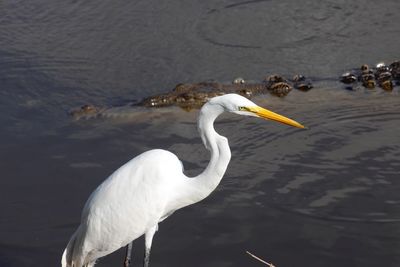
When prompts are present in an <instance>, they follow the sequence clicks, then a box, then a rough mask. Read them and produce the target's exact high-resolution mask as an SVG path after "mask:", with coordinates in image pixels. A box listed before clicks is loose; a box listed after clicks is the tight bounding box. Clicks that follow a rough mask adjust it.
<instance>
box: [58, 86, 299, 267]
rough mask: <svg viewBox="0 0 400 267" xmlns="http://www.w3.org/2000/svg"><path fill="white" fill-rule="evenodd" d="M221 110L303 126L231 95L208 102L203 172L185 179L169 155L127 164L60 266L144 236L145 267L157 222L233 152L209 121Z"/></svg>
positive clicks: (91, 259) (101, 191) (194, 198)
mask: <svg viewBox="0 0 400 267" xmlns="http://www.w3.org/2000/svg"><path fill="white" fill-rule="evenodd" d="M224 111H228V112H232V113H236V114H239V115H247V116H257V117H262V118H266V119H272V120H275V121H279V122H282V123H286V124H289V125H292V126H295V127H299V128H304V126H302V125H301V124H299V123H297V122H295V121H293V120H290V119H288V118H285V117H283V116H281V115H278V114H276V113H273V112H271V111H268V110H266V109H263V108H261V107H258V106H257V105H256V104H254V103H253V102H251V101H250V100H248V99H246V98H244V97H241V96H239V95H235V94H228V95H223V96H219V97H215V98H212V99H211V100H210V101H209V102H207V103H206V104H205V105H204V106H203V108H202V109H201V111H200V115H199V120H198V127H199V132H200V135H201V138H202V140H203V143H204V145H205V146H206V148H207V149H208V150H210V152H211V159H210V162H209V164H208V166H207V168H206V169H205V170H204V171H203V172H202V173H201V174H200V175H198V176H196V177H194V178H189V177H187V176H186V175H185V174H184V173H183V170H182V163H181V161H180V160H179V159H178V158H177V157H176V156H175V155H174V154H172V153H171V152H168V151H166V150H161V149H155V150H150V151H147V152H144V153H143V154H141V155H139V156H137V157H135V158H134V159H132V160H130V161H129V162H127V163H126V164H124V165H123V166H122V167H120V168H119V169H118V170H116V171H115V172H114V173H113V174H112V175H111V176H110V177H108V178H107V179H106V180H105V181H104V182H103V183H102V184H101V185H100V186H99V187H98V188H97V189H96V190H95V191H94V192H93V193H92V194H91V195H90V197H89V199H88V200H87V202H86V204H85V207H84V208H83V212H82V218H81V224H80V225H79V227H78V229H77V230H76V232H75V233H74V234H73V235H72V237H71V239H70V241H69V243H68V245H67V247H66V249H65V250H64V253H63V256H62V260H61V264H62V267H82V266H93V265H94V263H95V261H96V259H98V258H100V257H103V256H105V255H108V254H110V253H112V252H114V251H115V250H117V249H119V248H121V247H124V246H126V245H127V244H129V243H130V242H132V241H133V240H135V239H136V238H138V237H140V236H141V235H143V234H145V247H146V250H145V251H146V253H145V260H144V265H145V266H148V264H149V256H150V248H151V242H152V239H153V235H154V233H155V232H156V230H157V228H158V223H159V222H161V221H162V220H164V219H165V218H166V217H168V216H169V215H171V214H172V213H173V212H174V211H175V210H178V209H180V208H183V207H185V206H188V205H190V204H193V203H196V202H198V201H200V200H202V199H204V198H205V197H207V196H208V195H209V194H210V193H211V192H212V191H213V190H214V189H215V188H216V187H217V186H218V184H219V182H220V181H221V179H222V177H223V175H224V173H225V171H226V168H227V166H228V163H229V161H230V157H231V153H230V149H229V145H228V140H227V139H226V138H225V137H223V136H220V135H219V134H218V133H216V132H215V130H214V127H213V123H214V121H215V119H216V118H217V117H218V116H219V115H220V114H221V113H223V112H224Z"/></svg>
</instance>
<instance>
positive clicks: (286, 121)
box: [246, 106, 306, 129]
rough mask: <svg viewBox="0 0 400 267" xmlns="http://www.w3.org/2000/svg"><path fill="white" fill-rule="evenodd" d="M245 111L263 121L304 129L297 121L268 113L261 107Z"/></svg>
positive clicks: (248, 108) (249, 108)
mask: <svg viewBox="0 0 400 267" xmlns="http://www.w3.org/2000/svg"><path fill="white" fill-rule="evenodd" d="M246 109H247V110H248V111H250V112H253V113H254V114H256V115H257V116H259V117H261V118H264V119H268V120H273V121H277V122H280V123H284V124H287V125H290V126H293V127H297V128H301V129H304V128H306V127H305V126H303V125H301V124H300V123H298V122H297V121H294V120H292V119H289V118H286V117H285V116H282V115H279V114H277V113H275V112H272V111H269V110H267V109H265V108H262V107H258V106H256V107H246Z"/></svg>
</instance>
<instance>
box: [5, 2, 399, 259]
mask: <svg viewBox="0 0 400 267" xmlns="http://www.w3.org/2000/svg"><path fill="white" fill-rule="evenodd" d="M399 11H400V2H398V1H395V0H393V1H389V0H388V1H361V0H358V1H351V2H349V1H316V0H315V1H301V2H300V1H273V0H271V1H257V0H256V1H242V2H240V1H101V2H100V1H93V0H89V1H48V0H43V1H35V2H33V1H20V0H15V1H2V2H0V123H1V131H0V148H1V149H0V151H1V152H0V169H1V172H2V175H1V179H0V185H1V187H0V210H1V216H0V266H59V262H60V259H61V254H62V251H63V249H64V247H65V245H66V244H67V242H68V239H69V237H70V236H71V234H72V233H73V231H74V229H75V228H76V226H77V224H78V222H79V218H80V211H81V209H82V207H83V204H84V202H85V201H86V199H87V197H88V195H89V194H90V192H91V191H92V190H93V189H94V188H95V187H96V186H97V185H98V184H99V183H100V182H101V181H102V180H103V179H105V178H106V177H107V176H108V175H109V174H110V173H111V172H112V171H113V170H115V169H116V168H117V167H119V166H120V165H122V164H123V163H124V162H126V161H128V160H129V159H130V158H132V157H133V156H135V155H137V154H139V153H141V152H143V151H145V150H148V149H151V148H164V149H169V150H171V151H173V152H175V153H176V154H177V155H178V156H179V157H180V158H181V159H183V162H184V164H185V168H186V169H188V170H190V173H192V174H195V173H198V172H200V171H201V169H202V168H204V167H205V166H206V164H207V161H208V153H207V151H206V150H205V149H204V148H203V146H202V144H201V140H200V138H199V137H198V134H197V131H196V125H195V120H196V116H197V114H196V112H190V113H187V112H184V111H182V110H179V109H175V108H170V109H165V110H151V111H146V110H138V111H134V112H131V113H129V112H127V113H128V114H127V115H126V116H122V117H118V118H103V119H94V120H87V121H84V120H80V121H73V120H72V119H71V118H70V117H68V116H67V114H66V111H67V110H68V109H70V108H71V107H75V106H78V105H81V104H84V103H93V104H97V105H112V104H116V103H123V102H124V101H130V100H139V99H141V98H142V97H145V96H148V95H151V94H155V93H161V92H165V91H167V90H169V89H171V88H172V87H173V86H174V85H175V84H177V83H179V82H198V81H202V80H208V79H216V80H219V81H230V80H232V79H233V78H235V77H237V76H242V77H244V78H247V79H253V80H260V79H262V78H263V77H264V76H265V75H266V74H271V73H280V74H284V75H287V76H290V75H293V74H295V73H303V74H305V75H306V76H311V77H315V78H316V80H319V81H318V82H316V84H315V87H316V88H314V89H313V90H311V91H310V92H308V93H303V92H298V91H294V92H292V93H291V94H289V95H288V96H287V97H286V98H285V99H278V98H275V97H271V96H265V97H259V98H257V99H255V101H256V102H257V103H259V104H260V105H263V106H267V107H268V108H270V109H272V110H274V111H276V112H279V113H281V114H285V115H288V116H290V117H293V118H294V119H296V120H298V121H300V122H302V123H304V124H305V125H307V126H308V127H310V129H309V130H307V131H301V130H297V129H291V128H288V127H286V126H282V125H277V124H274V123H269V122H265V121H261V120H257V119H251V118H242V117H235V116H233V115H226V116H223V118H222V119H220V120H219V121H218V124H217V126H216V127H217V129H218V131H219V132H220V133H221V134H223V135H225V136H227V137H228V138H229V140H230V144H231V147H232V156H233V157H232V162H231V164H230V166H229V168H228V171H227V173H226V177H225V178H224V179H223V181H222V183H221V185H220V186H219V187H218V189H217V190H216V192H214V193H213V194H212V195H211V196H210V197H209V198H208V199H206V200H205V201H203V202H201V203H198V204H196V205H194V206H191V207H188V208H186V209H184V210H182V211H179V212H177V213H176V214H174V216H172V217H170V218H169V219H168V220H166V221H165V222H163V223H162V224H161V225H160V231H159V232H158V233H157V235H156V236H155V239H154V246H153V254H152V266H218V267H221V266H259V265H260V264H259V263H258V262H256V261H255V260H254V259H252V258H250V257H249V256H247V255H246V254H245V251H246V250H249V251H251V252H253V253H255V254H257V255H258V256H260V257H262V258H264V259H265V260H267V261H272V262H273V263H274V264H275V265H277V266H280V267H282V266H342V267H343V266H349V267H350V266H351V267H354V266H363V267H366V266H400V194H399V192H400V180H399V179H400V177H399V172H400V138H399V133H400V123H399V121H400V113H399V111H400V109H399V101H400V96H399V87H397V88H395V90H394V91H393V92H392V93H385V92H382V91H381V90H378V89H377V90H373V91H365V90H362V89H361V90H358V91H354V92H351V91H346V90H344V89H343V88H342V86H341V85H340V84H339V83H338V82H336V81H335V79H336V77H337V76H338V75H340V74H341V73H342V72H343V71H345V70H347V69H351V68H354V67H357V66H359V65H360V64H362V63H368V64H375V63H377V62H379V61H385V62H390V61H393V60H395V59H399V56H400V55H399V48H400V46H399V43H400V38H399V36H400V20H399V19H398V14H399ZM142 250H143V240H142V239H140V240H138V241H137V242H136V243H135V258H134V260H135V263H139V262H141V257H142ZM122 255H123V251H122V250H121V251H118V252H116V253H114V254H112V255H110V256H107V257H105V258H104V259H102V260H101V261H99V263H98V265H97V266H119V265H121V264H120V263H121V261H122Z"/></svg>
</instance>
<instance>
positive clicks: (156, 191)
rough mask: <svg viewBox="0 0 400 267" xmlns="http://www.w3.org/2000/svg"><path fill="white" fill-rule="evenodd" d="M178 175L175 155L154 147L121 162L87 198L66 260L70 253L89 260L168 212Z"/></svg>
mask: <svg viewBox="0 0 400 267" xmlns="http://www.w3.org/2000/svg"><path fill="white" fill-rule="evenodd" d="M182 176H183V173H182V165H181V162H180V161H179V159H178V158H177V157H176V156H175V155H174V154H172V153H171V152H169V151H166V150H160V149H157V150H150V151H147V152H145V153H143V154H141V155H139V156H137V157H135V158H134V159H132V160H130V161H129V162H127V163H126V164H124V165H123V166H121V167H120V168H119V169H118V170H116V171H115V172H114V173H113V174H111V175H110V176H109V177H108V178H107V179H106V180H105V181H104V182H103V183H102V184H100V185H99V186H98V187H97V189H96V190H95V191H94V192H93V193H92V194H91V195H90V197H89V199H88V200H87V202H86V204H85V207H84V209H83V211H82V218H81V225H80V226H79V228H78V230H77V232H76V233H75V234H74V236H73V237H72V238H71V240H70V243H69V244H68V246H67V249H66V256H65V257H66V262H71V261H76V259H75V258H80V259H81V260H79V261H80V262H82V263H89V262H91V261H94V260H95V259H96V258H99V257H102V256H105V255H107V254H109V253H111V252H113V251H115V250H117V249H119V248H120V247H123V246H125V245H127V244H128V243H129V242H131V241H132V240H134V239H136V238H138V237H139V236H141V235H142V234H143V233H144V232H145V231H146V230H147V229H148V228H150V227H152V226H154V225H156V224H157V223H158V221H159V220H160V218H163V217H164V216H165V214H167V213H169V212H170V210H168V202H169V201H170V198H171V191H170V189H172V188H173V187H174V185H176V184H179V183H180V182H181V179H182ZM70 244H72V247H70ZM66 266H69V265H66Z"/></svg>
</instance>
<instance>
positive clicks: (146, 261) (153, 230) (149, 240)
mask: <svg viewBox="0 0 400 267" xmlns="http://www.w3.org/2000/svg"><path fill="white" fill-rule="evenodd" d="M157 230H158V225H155V226H153V227H151V228H150V229H149V230H147V232H146V233H145V234H144V239H145V241H144V246H145V251H144V263H143V266H144V267H149V263H150V250H151V243H152V242H153V236H154V234H155V233H156V231H157Z"/></svg>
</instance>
